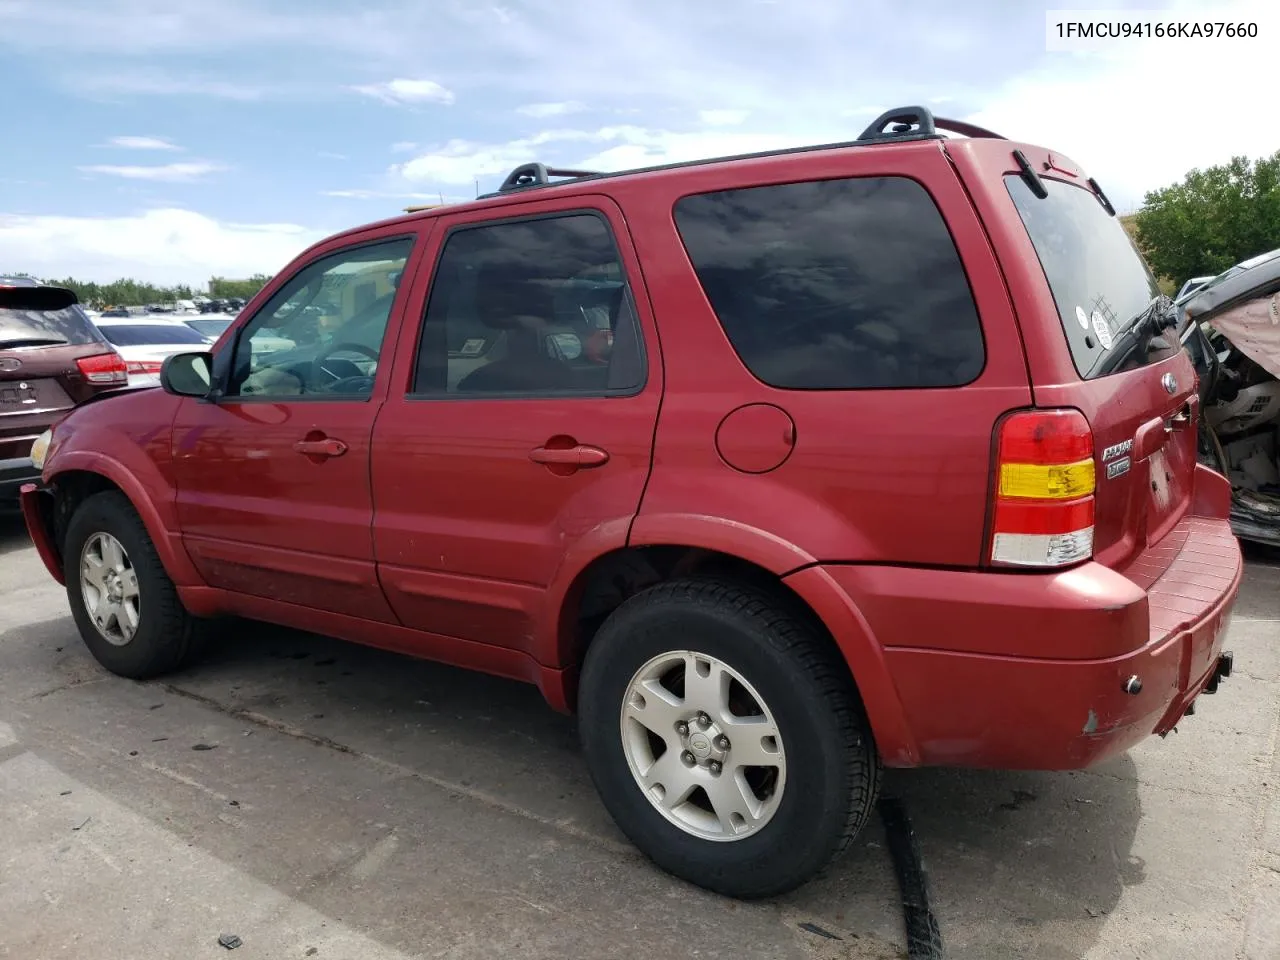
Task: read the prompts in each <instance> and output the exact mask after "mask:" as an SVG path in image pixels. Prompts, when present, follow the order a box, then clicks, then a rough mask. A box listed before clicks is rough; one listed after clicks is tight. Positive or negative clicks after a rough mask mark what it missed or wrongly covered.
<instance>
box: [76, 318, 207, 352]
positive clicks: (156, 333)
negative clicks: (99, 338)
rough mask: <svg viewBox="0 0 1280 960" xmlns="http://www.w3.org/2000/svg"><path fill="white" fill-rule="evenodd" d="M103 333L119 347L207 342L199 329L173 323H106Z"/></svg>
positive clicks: (102, 328)
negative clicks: (170, 324)
mask: <svg viewBox="0 0 1280 960" xmlns="http://www.w3.org/2000/svg"><path fill="white" fill-rule="evenodd" d="M100 329H101V330H102V335H103V336H104V337H106V338H107V339H108V340H109V341H111V342H112V343H114V344H115V345H116V346H117V347H144V346H145V347H149V346H159V345H165V346H167V345H170V344H182V343H200V344H203V343H206V342H207V341H206V340H205V338H204V337H203V336H201V335H200V334H199V333H198V332H197V331H195V330H192V329H191V328H190V327H188V326H179V325H178V324H176V323H175V324H173V325H172V326H169V325H167V324H163V325H162V324H155V325H151V324H137V325H132V324H127V323H121V324H114V323H113V324H110V325H107V324H104V325H103V326H102V327H101V328H100Z"/></svg>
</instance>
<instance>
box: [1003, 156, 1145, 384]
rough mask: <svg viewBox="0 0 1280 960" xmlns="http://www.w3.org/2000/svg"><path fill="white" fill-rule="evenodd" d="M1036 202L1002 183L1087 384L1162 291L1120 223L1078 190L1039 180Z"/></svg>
mask: <svg viewBox="0 0 1280 960" xmlns="http://www.w3.org/2000/svg"><path fill="white" fill-rule="evenodd" d="M1044 185H1045V189H1046V190H1048V192H1049V195H1048V196H1047V197H1045V198H1044V199H1040V198H1039V197H1037V196H1036V195H1035V194H1034V193H1032V192H1031V188H1030V187H1028V186H1027V184H1026V183H1025V182H1024V181H1023V180H1022V178H1021V177H1018V176H1013V175H1011V176H1008V177H1006V178H1005V186H1006V188H1007V189H1008V191H1009V196H1010V197H1012V198H1013V203H1014V206H1015V207H1017V208H1018V215H1019V216H1020V217H1021V218H1022V223H1023V226H1025V227H1026V229H1027V234H1028V235H1029V236H1030V238H1031V244H1032V246H1034V247H1035V251H1036V255H1037V256H1038V257H1039V258H1040V266H1041V267H1042V268H1043V269H1044V274H1045V278H1046V279H1047V280H1048V281H1049V289H1050V290H1051V291H1052V293H1053V299H1054V302H1055V303H1056V304H1057V307H1058V317H1059V319H1060V320H1061V321H1062V329H1063V332H1064V334H1065V335H1066V338H1067V344H1068V346H1069V347H1070V348H1071V359H1072V360H1073V361H1074V363H1075V366H1076V370H1077V372H1078V373H1079V374H1080V376H1081V377H1082V378H1084V379H1085V380H1092V379H1094V378H1095V377H1099V376H1103V375H1104V374H1106V373H1108V372H1111V371H1112V370H1113V369H1115V368H1114V364H1113V363H1111V362H1110V361H1111V359H1112V358H1111V352H1112V348H1113V345H1114V347H1115V348H1116V349H1117V350H1120V349H1124V348H1125V344H1124V343H1123V340H1122V338H1121V334H1122V333H1123V332H1124V331H1126V330H1127V329H1128V328H1129V327H1130V326H1131V324H1132V322H1133V320H1134V318H1135V317H1137V316H1138V315H1139V314H1141V313H1142V312H1143V311H1144V310H1146V309H1147V306H1148V305H1149V304H1150V303H1151V301H1152V300H1154V299H1155V298H1156V297H1158V296H1159V295H1160V286H1159V284H1158V283H1156V278H1155V277H1154V276H1152V274H1151V271H1150V269H1148V267H1147V264H1146V262H1145V261H1144V260H1143V259H1142V256H1141V254H1139V253H1138V250H1137V248H1136V247H1135V246H1134V245H1133V241H1132V240H1130V239H1129V235H1128V234H1127V233H1126V232H1125V230H1124V227H1123V226H1121V225H1120V221H1119V220H1118V219H1117V218H1115V217H1112V216H1111V215H1109V214H1108V213H1107V211H1106V210H1104V209H1103V207H1102V204H1101V203H1099V202H1098V198H1097V197H1096V196H1094V194H1093V193H1091V192H1090V191H1089V190H1087V189H1085V188H1084V187H1077V186H1074V185H1072V184H1069V183H1063V182H1062V181H1061V180H1054V179H1051V178H1044Z"/></svg>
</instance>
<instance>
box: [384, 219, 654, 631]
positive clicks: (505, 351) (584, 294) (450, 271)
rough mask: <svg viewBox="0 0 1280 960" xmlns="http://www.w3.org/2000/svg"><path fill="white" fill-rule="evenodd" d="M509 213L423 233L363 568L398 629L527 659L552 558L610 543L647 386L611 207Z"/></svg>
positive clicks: (642, 323)
mask: <svg viewBox="0 0 1280 960" xmlns="http://www.w3.org/2000/svg"><path fill="white" fill-rule="evenodd" d="M521 212H522V216H520V217H519V218H512V219H505V220H498V221H495V220H492V219H489V220H484V219H482V218H483V216H484V212H480V213H471V214H458V215H455V216H453V217H445V218H442V220H441V222H440V224H439V225H438V226H437V228H436V235H437V236H439V237H440V238H441V240H440V242H439V244H438V245H434V244H433V246H438V247H439V253H438V254H437V255H436V256H435V257H434V259H435V267H434V273H433V276H432V279H431V287H430V292H429V295H428V306H427V308H426V313H425V317H424V318H422V324H421V330H420V333H419V335H418V336H417V337H416V338H410V337H409V336H408V332H407V331H408V328H409V324H410V323H411V322H412V321H411V320H410V319H409V318H406V334H405V336H403V337H402V338H401V341H402V345H401V350H400V353H399V356H398V357H397V364H396V382H395V386H394V389H393V391H392V393H391V395H390V396H389V397H388V402H387V404H386V406H385V407H384V409H383V412H382V414H381V415H380V417H379V419H378V423H377V426H376V427H375V430H374V438H375V443H374V453H373V461H372V468H373V469H372V473H373V492H374V502H375V504H376V513H375V517H374V545H375V550H376V555H377V558H378V564H379V567H378V569H379V574H380V576H381V579H382V585H383V588H384V589H385V591H386V594H387V597H388V599H389V600H390V602H391V604H392V607H393V608H394V609H395V612H396V613H397V614H398V615H399V617H400V618H401V620H402V621H403V622H404V623H405V624H406V625H407V626H411V627H416V628H418V629H421V630H426V631H429V632H432V633H435V634H438V635H443V636H447V637H454V638H460V639H463V640H468V641H472V642H476V643H483V644H488V645H493V646H499V647H505V648H508V649H515V650H519V651H521V652H525V653H529V652H531V651H532V648H533V646H534V640H533V637H534V635H535V633H536V630H537V623H538V622H539V619H540V618H541V617H542V616H543V606H544V601H545V591H546V589H547V587H548V585H549V584H550V583H551V582H552V580H553V578H554V576H555V574H556V572H557V569H558V568H559V566H560V564H561V563H562V562H563V561H564V560H565V558H566V557H572V556H573V554H574V552H575V550H578V549H588V550H589V549H590V546H589V542H590V541H592V540H593V538H594V539H597V540H602V541H603V540H611V541H614V542H616V543H619V544H620V543H622V542H625V538H626V532H627V530H628V528H629V525H630V522H631V519H632V518H633V517H634V516H635V513H636V511H637V509H638V508H639V504H640V498H641V496H642V494H643V492H644V487H645V483H646V481H647V478H648V474H649V467H650V458H651V454H652V447H653V431H654V425H655V421H656V418H657V412H658V401H659V398H660V396H661V390H662V384H661V364H660V363H659V362H658V358H657V342H656V337H654V335H653V329H652V325H651V318H650V317H649V316H648V314H647V312H643V311H645V310H646V309H647V308H646V307H645V306H644V303H645V298H644V297H643V296H642V295H641V296H634V295H633V289H634V285H635V284H636V283H637V282H638V279H639V272H638V269H637V263H636V259H635V253H634V251H633V250H632V248H631V246H630V242H629V239H628V237H627V234H626V228H625V224H624V223H623V221H622V217H621V214H620V212H619V211H618V209H617V207H615V206H614V205H613V204H612V203H611V202H610V201H608V200H607V199H605V198H602V197H591V198H582V197H576V198H566V199H562V200H559V201H546V202H543V203H537V204H529V205H522V206H521ZM492 216H493V214H492V212H489V213H488V217H490V218H492ZM402 371H403V372H404V373H405V375H404V377H403V378H402V375H401V374H402Z"/></svg>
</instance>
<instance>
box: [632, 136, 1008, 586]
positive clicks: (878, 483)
mask: <svg viewBox="0 0 1280 960" xmlns="http://www.w3.org/2000/svg"><path fill="white" fill-rule="evenodd" d="M850 176H868V177H871V176H906V177H910V178H912V179H914V180H916V181H917V182H919V183H920V184H921V185H923V186H924V187H925V189H926V190H927V191H928V192H929V193H930V194H931V195H932V197H933V199H934V200H935V202H936V203H937V204H938V206H939V208H940V210H941V211H942V214H943V218H944V219H945V221H946V223H947V226H948V227H949V229H950V231H951V234H952V237H953V239H954V240H955V242H956V245H957V248H958V249H959V251H960V254H961V256H962V258H963V260H964V263H965V267H966V271H967V273H968V278H969V282H970V286H971V288H972V290H973V293H974V297H975V300H976V302H977V305H978V310H979V314H980V316H981V318H982V323H983V329H984V339H985V346H986V366H985V368H984V369H983V371H982V373H981V374H980V376H979V377H978V378H977V380H976V381H975V382H973V383H971V384H969V385H967V386H963V387H957V388H947V389H929V390H920V389H914V390H848V391H796V390H781V389H776V388H773V387H769V386H767V385H765V384H763V383H762V382H760V381H758V380H757V379H756V378H755V377H754V376H752V374H751V373H750V372H749V371H748V370H747V369H746V367H745V366H744V365H743V363H742V361H741V360H740V359H739V358H738V356H737V354H736V353H735V352H734V350H733V348H732V346H731V345H730V343H729V341H728V339H727V337H726V335H725V333H724V332H723V329H722V327H721V326H720V323H719V321H718V319H717V318H716V315H715V314H714V312H713V311H712V309H711V306H710V304H709V303H708V301H707V298H706V296H705V295H704V293H703V290H702V287H701V285H700V284H699V282H698V279H697V276H696V275H695V273H694V271H693V268H692V265H691V264H690V261H689V258H688V256H687V254H686V252H685V249H684V246H683V244H682V242H681V239H680V236H679V233H678V231H677V228H676V224H675V220H674V215H673V209H674V205H675V203H676V201H677V200H678V199H680V197H682V196H685V195H689V194H696V193H701V192H708V191H715V190H723V189H728V188H735V187H748V186H758V185H764V184H769V183H787V182H795V181H802V180H821V179H830V178H840V177H850ZM613 194H614V196H615V198H616V199H617V200H618V201H619V203H620V204H621V206H622V207H623V209H624V212H625V214H626V217H627V220H628V223H629V224H630V226H631V229H632V233H633V236H634V238H635V242H636V247H637V249H638V251H639V254H640V260H641V262H642V263H643V264H644V272H645V282H646V284H647V287H648V290H649V295H650V297H651V300H652V304H653V310H654V313H655V315H656V317H657V320H658V328H659V334H660V338H661V341H662V355H663V363H664V367H665V375H666V378H667V390H666V394H665V396H664V399H663V406H662V410H661V414H660V417H659V422H658V429H657V435H656V445H655V458H654V471H653V476H652V478H651V480H650V483H649V486H648V488H647V490H646V492H645V497H644V502H643V504H642V507H641V511H640V515H639V516H638V518H637V519H636V522H635V524H634V526H633V528H632V535H631V542H632V543H633V544H651V543H685V544H688V545H692V546H704V547H709V548H714V549H721V550H726V551H728V552H731V553H737V554H739V555H740V556H743V557H744V558H745V559H749V560H753V561H754V562H757V563H759V564H761V565H762V566H765V567H767V568H768V569H771V570H773V571H775V572H778V573H784V572H787V571H789V570H793V569H795V568H797V567H800V566H803V565H804V564H806V563H812V562H814V561H871V562H882V563H901V564H923V565H943V566H973V565H976V564H977V563H978V562H979V560H980V556H981V552H982V548H983V535H984V527H985V522H986V511H987V497H988V473H989V470H990V456H991V436H992V427H993V424H994V422H995V420H996V419H997V418H998V416H999V415H1000V414H1001V413H1003V412H1005V411H1006V410H1008V409H1010V408H1013V407H1018V406H1023V405H1026V404H1028V403H1029V402H1030V392H1029V387H1028V384H1027V374H1026V366H1025V363H1024V360H1023V355H1022V348H1021V344H1020V342H1019V338H1018V333H1017V326H1016V324H1015V322H1014V317H1013V312H1012V307H1011V304H1010V300H1009V297H1008V293H1007V291H1006V289H1005V286H1004V281H1003V279H1002V276H1001V272H1000V269H999V267H998V265H997V262H996V259H995V256H994V254H993V251H992V249H991V246H990V244H989V243H988V241H987V238H986V236H985V234H984V232H983V229H982V225H981V223H980V222H979V219H978V218H977V216H976V215H975V213H974V210H973V207H972V205H971V203H970V200H969V198H968V196H967V194H966V193H965V190H964V188H963V186H962V184H961V183H960V180H959V179H958V178H957V176H956V175H955V173H954V171H953V169H952V168H951V166H950V165H949V164H948V162H947V160H946V157H945V155H944V153H943V152H942V149H941V147H940V146H939V145H938V144H936V143H917V144H910V145H902V146H894V147H875V148H867V147H855V148H849V149H843V150H829V151H818V152H814V153H809V154H793V155H790V156H785V155H784V156H777V157H769V158H763V159H759V160H752V161H744V162H740V163H735V164H733V165H732V166H731V167H730V166H727V165H718V166H717V167H715V168H712V167H708V168H705V169H703V168H697V167H693V168H689V169H688V170H687V172H686V173H685V175H683V176H681V177H678V178H676V177H670V176H667V177H663V178H656V177H655V178H650V177H645V176H639V177H635V178H628V180H626V181H623V182H620V183H619V184H617V186H616V188H615V189H614V190H613ZM747 403H769V404H773V405H775V406H777V407H780V408H782V409H784V410H785V411H786V412H787V413H788V414H790V416H791V418H792V420H793V421H794V423H795V439H794V446H793V450H792V453H791V454H790V456H789V458H788V459H787V460H786V461H785V462H784V463H783V464H782V465H781V466H779V467H777V468H776V469H773V470H772V471H770V472H768V473H754V474H748V473H742V472H739V471H737V470H735V469H733V468H731V467H729V466H728V465H727V464H726V463H725V462H724V461H723V460H722V459H721V458H720V456H719V454H718V453H717V449H716V442H715V437H716V431H717V428H718V426H719V424H720V423H721V421H722V420H723V419H724V418H725V416H726V415H727V414H728V413H730V412H731V411H733V410H734V409H735V408H737V407H739V406H741V405H743V404H747Z"/></svg>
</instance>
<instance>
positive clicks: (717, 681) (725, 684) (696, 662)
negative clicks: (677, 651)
mask: <svg viewBox="0 0 1280 960" xmlns="http://www.w3.org/2000/svg"><path fill="white" fill-rule="evenodd" d="M732 679H733V677H732V676H731V675H730V674H729V673H728V672H727V671H726V670H725V668H724V664H722V663H721V662H720V661H719V660H715V659H713V658H712V657H703V656H700V655H698V654H696V653H688V654H685V658H684V702H685V705H686V706H687V707H689V708H690V709H693V710H700V711H702V712H704V713H706V714H707V715H708V716H710V717H711V718H712V719H715V720H718V719H720V718H721V717H724V716H728V715H729V683H730V681H731V680H732Z"/></svg>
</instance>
